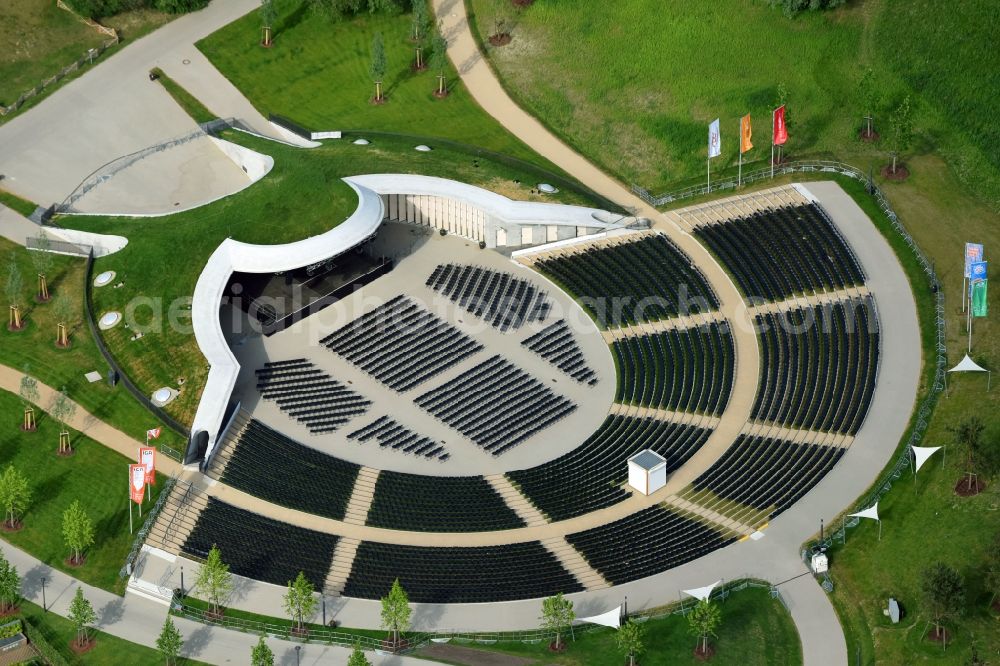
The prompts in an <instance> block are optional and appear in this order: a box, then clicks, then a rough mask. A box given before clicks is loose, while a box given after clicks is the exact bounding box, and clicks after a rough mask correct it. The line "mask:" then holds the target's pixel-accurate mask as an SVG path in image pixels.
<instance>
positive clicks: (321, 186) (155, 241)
mask: <svg viewBox="0 0 1000 666" xmlns="http://www.w3.org/2000/svg"><path fill="white" fill-rule="evenodd" d="M225 138H227V139H228V140H230V141H235V142H237V143H240V144H242V145H245V146H247V147H249V148H252V149H253V150H257V151H260V152H263V153H267V154H269V155H272V156H273V157H274V160H275V164H274V169H273V170H272V171H271V173H270V174H268V175H267V176H266V177H265V178H264V179H263V180H261V181H260V182H258V183H256V184H254V185H253V186H251V187H249V188H247V189H246V190H243V191H242V192H240V193H238V194H236V195H233V196H231V197H227V198H225V199H222V200H220V201H217V202H215V203H212V204H209V205H207V206H204V207H201V208H198V209H196V210H192V211H188V212H183V213H177V214H175V215H171V216H168V217H159V218H107V217H83V216H72V217H60V218H59V223H60V224H63V225H66V226H72V227H75V228H80V229H86V230H88V231H96V232H99V233H109V234H118V235H122V236H126V237H128V238H129V240H130V242H129V244H128V246H127V247H126V248H125V249H123V250H122V251H120V252H118V253H116V254H113V255H111V256H108V257H104V258H101V259H98V260H97V261H96V263H95V267H94V272H95V273H97V272H100V271H105V270H114V271H116V272H117V274H118V280H121V281H123V282H124V283H125V286H124V287H123V288H121V289H111V288H103V289H96V290H94V291H93V292H92V294H93V299H94V312H95V313H96V314H97V315H98V316H99V315H100V313H102V312H106V311H109V310H117V311H119V312H125V313H126V314H129V313H134V319H135V321H136V324H137V326H133V327H132V328H125V327H124V326H118V327H116V328H114V329H112V330H110V331H106V332H104V333H103V335H104V340H105V342H106V343H107V345H108V347H109V348H110V349H111V350H112V353H113V354H114V355H115V357H116V359H117V360H118V361H119V363H120V364H121V365H122V367H123V368H124V369H125V371H126V373H127V374H128V375H129V376H130V377H131V378H132V380H133V381H134V382H135V383H136V384H137V385H138V386H139V387H140V388H141V389H142V390H143V391H144V392H145V393H147V394H149V393H152V392H153V391H155V390H156V389H158V388H160V387H161V386H173V387H177V386H178V381H177V380H178V378H184V379H185V383H184V390H183V391H182V393H181V395H180V397H178V398H177V400H175V401H174V402H172V403H171V404H170V405H168V406H167V408H166V409H167V411H168V412H170V413H171V414H172V415H173V416H175V417H176V418H178V419H179V420H181V421H182V422H185V421H190V419H191V418H192V417H193V415H194V411H195V409H196V407H197V404H198V399H199V397H200V393H201V389H202V387H203V386H204V382H205V378H206V375H207V370H206V364H205V360H204V357H202V355H201V352H200V351H199V349H198V345H197V343H196V342H195V339H194V335H193V334H192V333H191V328H190V309H189V308H190V305H189V304H190V301H189V300H185V299H190V297H191V295H192V294H193V293H194V286H195V283H196V282H197V279H198V275H199V274H200V273H201V270H202V268H203V267H204V266H205V262H206V261H207V260H208V257H209V256H210V255H211V253H212V252H214V251H215V248H216V247H218V245H219V243H221V242H222V241H223V240H224V239H226V238H227V237H232V238H234V239H236V240H239V241H244V242H247V243H260V244H278V243H287V242H291V241H294V240H299V239H301V238H306V237H308V236H313V235H316V234H319V233H322V232H325V231H327V230H329V229H330V228H331V227H334V226H336V225H337V224H339V223H340V222H342V221H343V220H345V219H346V218H347V217H348V216H349V215H350V214H351V213H353V212H354V210H355V208H356V206H357V197H356V196H355V194H354V191H353V190H351V189H350V188H349V187H348V186H347V185H346V184H345V183H343V182H342V181H341V180H340V179H341V178H343V177H344V176H349V175H355V174H363V173H421V174H426V175H432V176H441V177H445V178H454V179H457V180H462V181H464V182H468V183H472V184H474V185H480V186H483V187H486V188H488V189H491V190H494V191H497V192H500V193H502V194H505V195H507V196H510V197H513V198H518V199H524V198H530V197H531V195H530V194H529V190H530V189H531V187H532V185H531V184H532V183H535V182H537V178H533V177H532V174H530V173H526V172H523V171H519V170H516V169H513V168H511V167H507V166H505V165H502V164H497V163H494V162H491V161H489V160H487V159H484V158H479V159H478V160H474V159H473V158H472V157H470V156H469V155H466V154H464V153H459V152H455V151H452V150H448V149H445V148H436V149H435V150H434V151H432V152H430V153H418V152H416V151H414V150H413V146H412V145H411V143H412V142H409V141H403V140H393V139H379V140H375V141H373V142H372V144H371V145H369V146H355V145H353V144H351V143H350V142H348V141H331V142H328V143H327V144H325V145H324V146H322V147H320V148H315V149H311V150H304V149H300V148H291V147H288V146H283V145H281V144H277V143H274V142H270V141H265V140H262V139H257V138H255V137H252V136H248V135H246V134H244V133H241V132H227V133H226V134H225ZM515 181H520V182H519V183H515ZM545 200H547V201H554V202H563V203H574V204H585V203H588V202H587V201H586V200H584V199H583V198H582V197H580V196H579V195H576V194H574V193H572V192H565V191H563V192H560V193H559V194H557V195H553V196H551V197H546V199H545ZM179 250H180V251H182V253H183V254H179V252H178V251H179ZM137 298H148V299H154V300H153V301H139V300H136V299H137ZM171 308H173V312H174V314H175V315H176V317H175V319H176V320H177V322H178V324H179V326H177V327H172V326H169V325H168V322H167V320H168V315H169V313H170V311H171ZM139 328H142V329H143V330H144V331H145V334H144V337H142V338H140V339H138V340H132V339H131V338H132V336H133V335H134V334H135V332H136V330H138V329H139Z"/></svg>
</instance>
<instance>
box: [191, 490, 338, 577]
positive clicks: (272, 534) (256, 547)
mask: <svg viewBox="0 0 1000 666" xmlns="http://www.w3.org/2000/svg"><path fill="white" fill-rule="evenodd" d="M337 541H338V537H336V536H334V535H332V534H324V533H322V532H314V531H312V530H307V529H304V528H302V527H296V526H295V525H289V524H288V523H283V522H280V521H277V520H272V519H270V518H266V517H264V516H261V515H258V514H256V513H252V512H250V511H245V510H243V509H240V508H237V507H235V506H232V505H231V504H226V503H225V502H222V501H219V500H217V499H216V498H214V497H209V498H208V506H207V507H206V508H205V509H204V510H203V511H202V512H201V514H200V515H199V516H198V522H197V523H195V526H194V529H193V530H192V531H191V534H190V535H189V536H188V538H187V539H186V540H185V541H184V545H183V546H181V550H182V551H183V552H184V553H186V554H188V555H191V556H194V557H196V558H198V559H204V558H206V557H208V551H209V550H211V548H212V546H217V547H218V548H219V552H220V554H221V555H222V561H223V562H225V563H226V564H228V565H229V570H230V571H231V572H232V573H234V574H236V575H239V576H245V577H246V578H253V579H256V580H261V581H264V582H266V583H273V584H274V585H282V586H284V585H287V584H288V583H289V581H293V580H295V577H296V576H298V575H299V572H300V571H301V572H303V573H304V574H305V577H306V578H307V579H308V580H309V582H311V583H312V584H313V585H314V586H315V587H316V589H322V587H323V585H324V583H325V582H326V577H327V574H328V573H329V570H330V562H331V561H332V560H333V549H334V548H335V547H336V545H337Z"/></svg>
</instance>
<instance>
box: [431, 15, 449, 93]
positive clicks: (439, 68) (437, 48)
mask: <svg viewBox="0 0 1000 666" xmlns="http://www.w3.org/2000/svg"><path fill="white" fill-rule="evenodd" d="M447 67H448V40H446V39H445V38H444V35H442V34H441V26H440V25H439V26H438V29H437V30H435V31H434V36H433V37H431V69H433V70H434V71H435V72H437V80H438V85H437V90H436V91H435V92H434V94H435V95H436V96H437V97H447V95H448V88H447V86H445V70H446V69H447Z"/></svg>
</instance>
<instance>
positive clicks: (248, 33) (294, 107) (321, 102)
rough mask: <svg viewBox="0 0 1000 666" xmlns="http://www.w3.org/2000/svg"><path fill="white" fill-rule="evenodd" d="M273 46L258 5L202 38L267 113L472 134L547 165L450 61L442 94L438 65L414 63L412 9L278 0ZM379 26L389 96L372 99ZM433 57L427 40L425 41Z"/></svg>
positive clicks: (335, 126) (311, 122) (329, 125)
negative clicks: (320, 8) (334, 9)
mask: <svg viewBox="0 0 1000 666" xmlns="http://www.w3.org/2000/svg"><path fill="white" fill-rule="evenodd" d="M278 10H279V19H278V21H277V24H276V26H275V37H274V46H273V47H271V48H269V49H265V48H262V47H260V46H258V44H259V42H260V17H259V16H258V15H257V13H256V12H253V13H251V14H248V15H247V16H245V17H244V18H242V19H240V20H238V21H235V22H233V23H231V24H229V25H228V26H226V27H224V28H222V29H221V30H219V31H217V32H215V33H213V34H212V35H210V36H209V37H206V38H205V39H203V40H201V41H200V42H198V44H197V46H198V48H199V49H200V50H201V51H202V52H203V53H204V54H205V55H206V56H208V58H209V60H211V61H212V64H214V65H215V66H216V67H217V68H218V69H219V71H221V72H222V73H223V74H225V75H226V77H227V78H228V79H229V80H230V81H232V82H233V83H234V84H235V85H236V87H237V88H239V89H240V91H242V92H243V94H244V95H246V96H247V98H248V99H249V100H250V101H251V102H252V103H253V104H254V106H256V107H257V109H259V110H260V112H261V113H263V114H264V115H265V116H267V114H268V113H274V114H278V115H283V116H287V117H288V118H291V119H292V120H294V121H296V122H298V123H301V124H303V125H305V126H306V127H309V128H310V129H313V130H379V131H389V132H404V133H407V134H414V135H425V136H436V137H441V138H445V139H452V140H455V141H461V142H464V143H470V144H474V145H477V146H481V147H483V148H487V149H489V150H494V151H497V152H500V153H504V154H507V155H512V156H514V157H518V158H521V159H526V160H529V161H532V162H535V163H536V164H540V165H542V166H546V167H550V168H551V165H550V164H548V163H547V162H546V161H544V160H543V159H542V158H540V157H539V156H538V155H537V154H536V153H535V152H534V151H533V150H531V149H530V148H529V147H528V146H526V145H525V144H523V143H521V141H520V140H519V139H517V138H516V137H514V136H513V135H511V134H510V133H509V132H507V131H506V130H505V129H504V128H503V127H501V126H500V124H499V123H497V122H496V121H495V120H494V119H493V118H491V117H490V116H489V115H487V114H486V112H484V111H483V110H482V109H481V108H480V107H479V105H478V104H476V102H475V101H474V100H473V99H472V97H471V96H470V95H469V93H468V92H467V91H466V89H465V88H464V87H463V86H462V85H461V83H460V82H459V80H458V75H457V73H456V72H455V70H454V69H453V68H452V66H451V64H450V62H449V64H448V68H447V70H446V72H447V77H448V89H449V95H448V96H447V97H446V98H445V99H436V98H435V97H434V94H433V93H434V90H435V89H436V87H437V73H436V72H431V71H429V70H425V71H422V72H417V71H414V70H413V69H412V68H411V64H412V63H413V62H415V58H416V52H415V49H414V45H413V44H412V43H411V42H410V41H409V35H410V16H409V15H406V14H403V15H398V16H385V15H382V14H372V15H368V14H361V15H359V16H358V17H356V18H350V19H343V20H340V21H334V20H331V19H329V18H327V17H324V16H321V15H317V14H315V13H313V12H312V11H311V10H310V9H309V8H308V2H306V0H291V1H290V2H285V3H280V4H279V5H278ZM375 33H381V34H382V36H383V39H384V41H385V51H386V59H387V62H388V68H387V75H386V77H385V81H384V90H385V95H386V96H387V98H388V101H387V102H386V103H385V104H382V105H373V104H371V103H370V100H371V98H372V97H374V94H375V87H374V85H373V83H372V80H371V76H370V74H369V72H368V68H369V65H370V63H371V56H370V52H371V43H372V38H373V36H374V35H375ZM424 57H425V58H429V57H430V53H429V48H427V47H426V45H425V48H424Z"/></svg>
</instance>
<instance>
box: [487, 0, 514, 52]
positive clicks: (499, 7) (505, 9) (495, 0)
mask: <svg viewBox="0 0 1000 666" xmlns="http://www.w3.org/2000/svg"><path fill="white" fill-rule="evenodd" d="M490 10H491V11H492V12H493V33H492V34H491V35H490V36H489V37H490V43H492V44H494V45H497V46H499V45H500V44H503V43H505V42H504V37H506V36H507V34H508V33H507V23H508V16H509V12H510V0H490Z"/></svg>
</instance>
